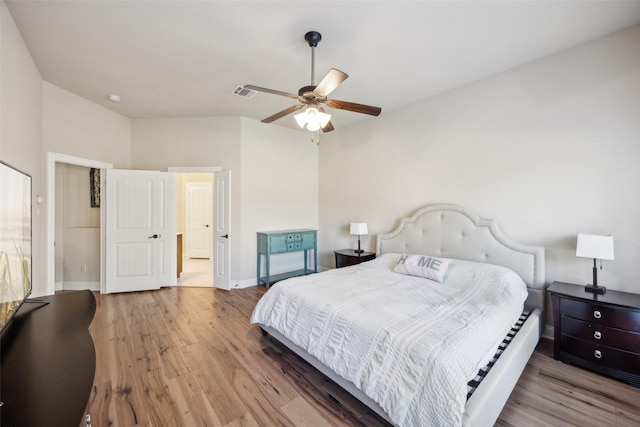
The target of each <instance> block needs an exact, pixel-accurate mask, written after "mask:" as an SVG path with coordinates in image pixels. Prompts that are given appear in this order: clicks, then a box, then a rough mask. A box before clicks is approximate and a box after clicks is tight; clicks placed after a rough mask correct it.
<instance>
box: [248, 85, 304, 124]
mask: <svg viewBox="0 0 640 427" xmlns="http://www.w3.org/2000/svg"><path fill="white" fill-rule="evenodd" d="M245 87H246V86H245ZM302 107H304V105H303V104H298V105H294V106H292V107H289V108H287V109H286V110H282V111H280V112H279V113H275V114H274V115H273V116H270V117H267V118H266V119H264V120H261V122H262V123H271V122H273V121H276V120H278V119H279V118H281V117H284V116H286V115H287V114H291V113H293V112H294V111H298V110H299V109H301V108H302Z"/></svg>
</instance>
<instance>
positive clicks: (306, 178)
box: [232, 118, 321, 283]
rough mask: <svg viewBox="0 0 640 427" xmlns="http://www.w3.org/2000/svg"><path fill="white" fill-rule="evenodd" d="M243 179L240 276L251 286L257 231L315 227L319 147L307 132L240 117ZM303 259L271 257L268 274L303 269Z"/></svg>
mask: <svg viewBox="0 0 640 427" xmlns="http://www.w3.org/2000/svg"><path fill="white" fill-rule="evenodd" d="M241 179H242V183H243V184H242V193H241V194H240V195H239V197H240V198H241V205H242V209H243V210H242V218H240V220H241V222H242V230H243V234H242V240H241V248H242V254H243V257H244V259H246V261H245V262H244V264H243V270H242V278H243V279H248V280H253V281H254V283H255V278H256V232H258V231H269V230H283V229H285V230H286V229H294V228H311V229H317V228H318V146H317V145H316V144H315V143H312V142H311V141H310V134H309V132H306V131H302V130H297V129H289V128H284V127H281V126H270V125H265V124H264V123H260V122H259V121H257V120H252V119H247V118H244V119H243V120H242V171H241ZM232 197H237V196H236V195H232ZM319 233H321V231H319ZM303 260H304V258H303V255H302V254H301V253H295V254H288V255H277V256H274V257H273V258H272V264H271V265H272V273H274V274H275V273H280V272H283V271H290V270H295V269H299V268H302V263H303ZM263 271H264V270H263Z"/></svg>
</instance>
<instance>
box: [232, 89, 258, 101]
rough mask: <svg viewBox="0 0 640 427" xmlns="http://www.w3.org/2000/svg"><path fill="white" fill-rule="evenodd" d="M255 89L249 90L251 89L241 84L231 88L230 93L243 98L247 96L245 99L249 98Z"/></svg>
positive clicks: (254, 92)
mask: <svg viewBox="0 0 640 427" xmlns="http://www.w3.org/2000/svg"><path fill="white" fill-rule="evenodd" d="M256 93H258V92H256V91H255V90H251V89H245V88H244V87H242V86H236V88H235V89H234V90H233V92H231V94H232V95H238V96H241V97H243V98H247V99H251V98H253V97H254V96H255V95H256Z"/></svg>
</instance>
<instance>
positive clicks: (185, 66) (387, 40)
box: [5, 0, 640, 128]
mask: <svg viewBox="0 0 640 427" xmlns="http://www.w3.org/2000/svg"><path fill="white" fill-rule="evenodd" d="M5 1H6V4H7V6H8V8H9V10H10V12H11V15H12V17H13V19H14V21H15V22H16V24H17V26H18V28H19V30H20V33H21V34H22V37H23V38H24V40H25V43H26V45H27V47H28V49H29V51H30V52H31V55H32V57H33V60H34V62H35V64H36V66H37V67H38V69H39V71H40V73H41V75H42V78H43V79H44V80H46V81H47V82H50V83H52V84H53V85H56V86H58V87H61V88H63V89H66V90H68V91H70V92H73V93H75V94H77V95H79V96H81V97H83V98H86V99H88V100H90V101H93V102H95V103H97V104H100V105H103V106H105V107H107V108H109V109H112V110H114V111H117V112H119V113H121V114H123V115H125V116H128V117H131V118H151V117H185V116H236V115H240V116H246V117H251V118H254V119H258V120H260V119H263V118H265V117H267V116H270V115H272V114H274V113H276V112H277V111H279V110H282V109H284V108H286V107H289V106H291V105H293V104H295V101H293V100H291V99H288V98H285V97H280V96H276V95H270V94H265V93H258V94H257V95H256V96H255V97H254V98H253V99H245V98H241V97H237V96H234V95H231V92H232V91H233V89H234V88H235V87H236V85H244V84H254V85H257V86H263V87H268V88H272V89H277V90H281V91H285V92H293V93H297V90H298V89H299V88H300V87H301V86H306V85H309V84H310V83H311V81H310V80H311V49H310V48H309V46H308V44H307V43H306V42H305V41H304V38H303V37H304V34H305V33H306V32H307V31H309V30H317V31H319V32H320V33H322V41H321V42H320V44H319V46H318V48H316V82H315V83H318V82H319V80H320V79H321V78H322V77H323V76H324V74H325V73H326V72H327V71H328V70H329V69H330V68H337V69H339V70H342V71H344V72H346V73H347V74H349V76H350V77H349V79H347V80H346V81H345V82H344V83H343V84H342V85H341V86H340V87H338V88H337V89H336V90H335V91H334V92H333V93H332V94H331V96H330V98H333V99H339V100H343V101H351V102H357V103H362V104H369V105H375V106H379V107H382V114H383V115H384V114H385V112H388V111H391V110H393V109H396V108H399V107H402V106H404V105H407V104H410V103H413V102H415V101H418V100H421V99H424V98H427V97H430V96H433V95H435V94H438V93H441V92H444V91H447V90H450V89H453V88H456V87H459V86H462V85H465V84H467V83H470V82H473V81H476V80H479V79H482V78H484V77H487V76H490V75H492V74H495V73H498V72H500V71H503V70H507V69H510V68H513V67H515V66H517V65H520V64H523V63H526V62H530V61H533V60H536V59H537V58H540V57H543V56H547V55H550V54H553V53H554V52H558V51H561V50H563V49H567V48H569V47H572V46H575V45H578V44H581V43H584V42H586V41H589V40H592V39H595V38H598V37H601V36H603V35H606V34H609V33H612V32H615V31H618V30H621V29H623V28H626V27H629V26H632V25H634V24H637V23H640V1H613V0H606V1H605V0H603V1H581V0H568V1H524V0H510V1H505V0H502V1H481V0H475V1H454V0H449V1H303V0H297V1H268V0H263V1H214V0H200V1H186V0H173V1H156V0H141V1H133V0H105V1H101V0H83V1H68V0H66V1H55V0H5ZM111 93H113V94H117V95H119V96H120V97H121V99H122V100H121V102H120V103H117V104H116V103H112V102H110V101H108V100H107V96H108V94H111ZM328 112H330V113H332V114H333V118H332V122H333V124H334V126H335V127H336V128H339V127H340V126H344V125H346V124H348V123H353V122H354V121H356V120H362V119H364V118H367V117H368V116H364V115H360V114H357V113H352V112H346V111H338V110H330V111H328ZM370 120H375V119H374V118H370ZM275 123H276V124H281V125H285V126H292V127H293V126H294V124H295V121H294V120H293V118H291V117H285V118H282V119H280V120H278V121H277V122H275Z"/></svg>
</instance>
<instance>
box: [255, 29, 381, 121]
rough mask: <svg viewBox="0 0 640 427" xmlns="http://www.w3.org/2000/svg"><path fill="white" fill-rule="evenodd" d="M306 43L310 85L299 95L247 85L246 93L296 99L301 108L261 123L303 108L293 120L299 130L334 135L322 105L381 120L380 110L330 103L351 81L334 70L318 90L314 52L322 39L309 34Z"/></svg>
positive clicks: (281, 113) (345, 103)
mask: <svg viewBox="0 0 640 427" xmlns="http://www.w3.org/2000/svg"><path fill="white" fill-rule="evenodd" d="M304 39H305V40H306V41H307V43H309V47H310V48H311V85H310V86H303V87H301V88H300V89H299V90H298V94H297V95H295V94H293V93H288V92H281V91H279V90H273V89H267V88H264V87H259V86H254V85H246V86H244V87H245V88H247V89H251V90H255V91H258V92H266V93H271V94H274V95H280V96H286V97H288V98H293V99H296V100H298V101H299V102H300V104H297V105H293V106H291V107H289V108H287V109H285V110H282V111H280V112H278V113H276V114H274V115H272V116H269V117H267V118H266V119H264V120H262V123H271V122H273V121H275V120H278V119H280V118H282V117H284V116H286V115H288V114H291V113H294V112H296V111H298V110H300V109H302V108H304V107H306V108H305V112H304V113H300V114H296V115H295V116H294V117H295V119H296V121H297V122H298V124H299V125H300V127H302V128H305V127H306V128H307V129H308V130H310V131H318V130H319V129H322V131H323V132H330V131H332V130H333V129H334V128H333V125H332V124H331V121H330V118H331V116H330V115H329V114H326V113H325V111H324V109H323V108H322V104H324V105H326V106H327V107H331V108H337V109H339V110H347V111H353V112H356V113H362V114H369V115H371V116H378V115H379V114H380V112H381V111H382V109H381V108H380V107H372V106H370V105H363V104H356V103H353V102H346V101H338V100H335V99H328V98H327V96H329V94H330V93H331V92H333V91H334V90H335V89H336V88H337V87H338V86H339V85H340V84H341V83H342V82H343V81H345V80H346V79H347V77H349V76H348V75H347V74H346V73H343V72H342V71H340V70H336V69H335V68H332V69H331V70H330V71H329V72H328V73H327V75H326V76H324V78H323V79H322V80H321V81H320V83H318V85H317V86H316V85H315V84H314V80H315V76H314V68H315V48H316V46H318V43H319V42H320V40H321V39H322V36H321V34H320V33H319V32H317V31H309V32H308V33H307V34H305V35H304Z"/></svg>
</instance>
